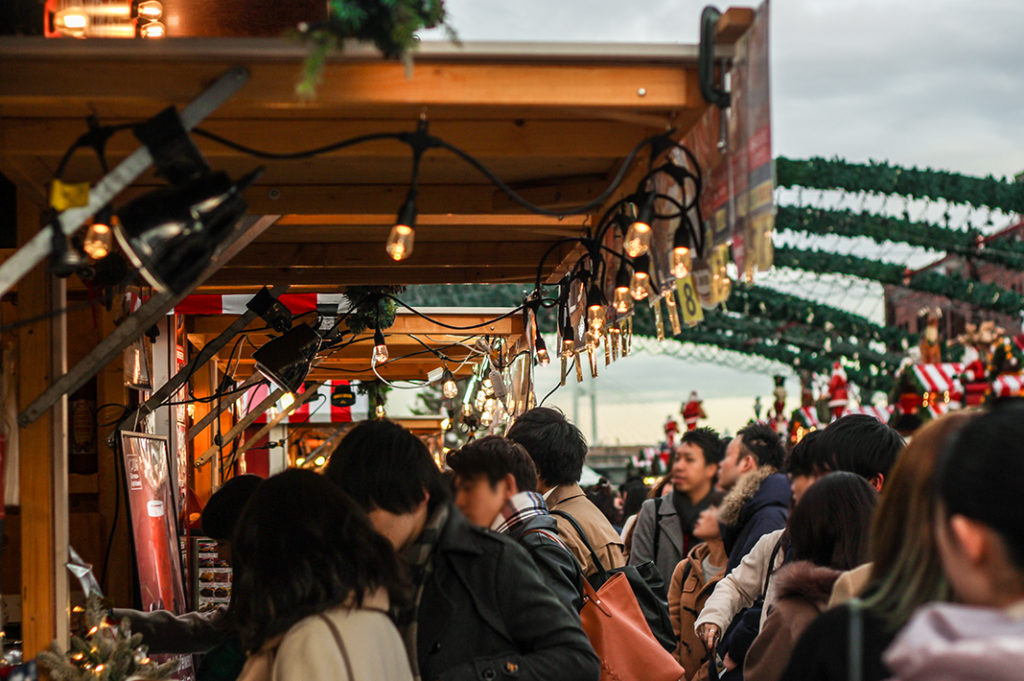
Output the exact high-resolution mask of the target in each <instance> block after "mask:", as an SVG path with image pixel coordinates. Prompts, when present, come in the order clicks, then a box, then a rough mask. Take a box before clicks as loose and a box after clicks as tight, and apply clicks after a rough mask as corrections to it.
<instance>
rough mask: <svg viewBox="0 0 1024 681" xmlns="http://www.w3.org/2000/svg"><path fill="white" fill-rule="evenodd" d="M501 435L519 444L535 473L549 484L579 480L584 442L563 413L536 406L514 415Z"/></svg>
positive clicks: (583, 456) (567, 483)
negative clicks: (506, 430)
mask: <svg viewBox="0 0 1024 681" xmlns="http://www.w3.org/2000/svg"><path fill="white" fill-rule="evenodd" d="M505 436H506V437H507V438H508V439H510V440H512V441H514V442H518V443H519V444H521V445H522V446H523V447H525V448H526V451H527V452H528V453H529V454H530V458H531V459H533V462H534V463H535V464H537V474H538V475H539V476H540V477H541V478H543V479H544V482H545V483H547V484H548V485H550V486H552V487H557V486H558V485H571V484H573V483H574V482H579V479H580V476H581V475H582V474H583V461H584V460H585V459H586V458H587V442H586V440H584V439H583V434H582V433H581V432H580V430H579V428H577V427H576V426H574V425H573V424H571V423H570V422H569V420H568V419H566V418H565V414H563V413H562V412H560V411H558V410H557V409H552V408H550V407H536V408H535V409H531V410H529V411H527V412H525V413H524V414H523V415H522V416H520V417H519V418H518V419H516V422H515V423H513V424H512V427H511V428H509V429H508V432H506V433H505Z"/></svg>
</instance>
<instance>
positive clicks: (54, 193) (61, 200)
mask: <svg viewBox="0 0 1024 681" xmlns="http://www.w3.org/2000/svg"><path fill="white" fill-rule="evenodd" d="M50 205H51V206H52V207H53V209H54V210H55V211H57V212H58V213H62V212H64V211H66V210H67V209H68V208H81V207H82V206H88V205H89V183H88V182H79V183H77V184H65V183H64V182H61V181H60V180H54V181H53V182H51V183H50Z"/></svg>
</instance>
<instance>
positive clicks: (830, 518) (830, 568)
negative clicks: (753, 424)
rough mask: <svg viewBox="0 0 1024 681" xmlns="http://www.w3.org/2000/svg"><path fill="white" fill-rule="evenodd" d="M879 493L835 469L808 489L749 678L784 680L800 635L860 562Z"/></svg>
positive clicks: (753, 649) (750, 657) (750, 660)
mask: <svg viewBox="0 0 1024 681" xmlns="http://www.w3.org/2000/svg"><path fill="white" fill-rule="evenodd" d="M877 497H878V493H877V492H875V490H874V488H872V487H871V485H869V484H868V482H867V481H866V480H865V479H864V478H862V477H860V476H859V475H857V474H855V473H845V472H840V473H830V474H829V475H826V476H825V477H823V478H821V479H820V480H818V481H817V482H815V483H814V484H813V485H811V487H810V488H809V489H808V490H807V491H806V492H805V493H804V495H803V498H802V499H801V500H800V503H799V504H798V505H797V507H796V508H795V509H794V510H793V514H792V515H791V516H790V519H789V526H788V531H789V535H790V541H791V545H792V549H793V562H792V563H789V564H788V565H786V566H785V567H783V568H781V569H780V570H779V571H778V572H777V573H776V576H775V578H774V579H773V587H772V588H773V589H774V590H775V600H774V605H773V606H772V609H771V612H769V613H768V617H767V619H765V622H764V626H763V627H762V628H761V633H760V634H758V635H757V638H755V639H754V642H753V643H752V644H751V646H750V650H749V651H747V656H746V660H745V662H744V666H743V679H744V681H779V679H781V678H782V674H783V672H785V670H786V666H787V665H788V664H789V659H790V656H791V655H792V654H793V649H794V648H795V647H796V642H797V640H799V638H800V635H801V634H802V633H803V632H804V630H805V629H807V627H808V626H809V625H810V623H811V622H812V621H813V620H814V619H815V618H816V617H817V616H818V615H819V614H821V613H822V612H824V610H825V608H826V606H827V605H828V600H829V597H830V596H831V595H832V587H833V586H834V585H835V582H836V579H838V578H839V575H840V574H841V573H842V571H844V570H849V569H851V568H853V567H854V566H856V565H859V564H860V563H861V562H863V560H864V556H865V554H866V549H867V536H868V528H869V526H870V524H871V516H872V513H873V511H874V508H875V503H876V501H877Z"/></svg>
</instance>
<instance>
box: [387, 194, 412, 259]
mask: <svg viewBox="0 0 1024 681" xmlns="http://www.w3.org/2000/svg"><path fill="white" fill-rule="evenodd" d="M413 196H414V193H413V192H410V194H409V196H407V197H406V199H405V203H403V204H402V207H401V208H400V209H399V211H398V217H397V218H396V219H395V226H394V227H392V228H391V233H390V234H388V244H387V252H388V255H390V256H391V257H392V259H394V260H396V261H398V260H405V259H406V258H408V257H409V256H410V255H412V244H413V240H414V239H415V238H416V231H415V230H414V229H413V227H414V226H415V225H416V201H415V199H414V198H413Z"/></svg>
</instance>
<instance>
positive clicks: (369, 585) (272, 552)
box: [229, 469, 399, 651]
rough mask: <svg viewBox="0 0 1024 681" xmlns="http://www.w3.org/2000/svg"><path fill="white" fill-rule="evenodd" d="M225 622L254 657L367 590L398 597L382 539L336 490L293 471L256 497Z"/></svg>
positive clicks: (245, 520) (245, 522)
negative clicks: (300, 624) (266, 645)
mask: <svg viewBox="0 0 1024 681" xmlns="http://www.w3.org/2000/svg"><path fill="white" fill-rule="evenodd" d="M232 556H233V558H234V569H235V572H234V579H233V587H232V590H231V605H230V606H229V615H230V617H231V621H232V622H233V623H234V626H235V628H236V631H237V633H238V636H239V639H240V640H241V643H242V646H243V648H244V649H245V650H247V651H255V650H258V649H259V648H260V646H262V645H263V644H264V643H265V642H266V641H268V640H269V639H271V638H273V637H275V636H278V635H280V634H283V633H284V632H286V631H288V629H290V628H291V627H292V625H294V624H295V623H296V622H298V621H299V620H301V619H303V618H305V617H308V616H310V615H314V614H316V613H318V612H323V611H324V610H327V609H329V608H332V607H335V606H338V605H341V604H343V603H347V602H350V601H351V602H354V603H355V604H356V605H362V601H363V597H364V595H365V594H366V593H367V592H368V591H372V590H375V589H378V588H382V587H383V588H387V589H389V590H390V591H391V592H392V593H393V594H396V593H398V584H399V582H398V564H397V561H396V559H395V554H394V551H393V550H392V548H391V545H390V544H389V543H388V541H387V539H385V538H384V537H382V536H381V535H379V534H377V533H376V532H375V531H374V529H373V526H372V525H371V524H370V521H369V519H368V518H367V517H366V515H365V514H364V513H363V512H362V510H360V509H359V507H358V506H356V504H355V502H353V501H352V500H351V499H350V498H349V497H348V496H347V495H345V494H344V493H343V492H342V491H341V490H340V489H338V487H337V485H335V484H333V483H331V482H330V481H329V480H327V479H325V478H324V477H323V476H320V475H317V474H316V473H314V472H312V471H307V470H300V469H291V470H287V471H285V472H283V473H280V474H279V475H275V476H274V477H272V478H270V479H269V480H267V481H266V482H264V483H263V484H262V485H260V487H259V488H258V489H256V491H255V492H254V493H253V495H252V498H251V499H250V501H249V503H248V504H247V505H246V507H245V512H244V513H243V514H242V518H241V521H240V522H239V524H238V528H237V532H235V536H234V542H233V544H232Z"/></svg>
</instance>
